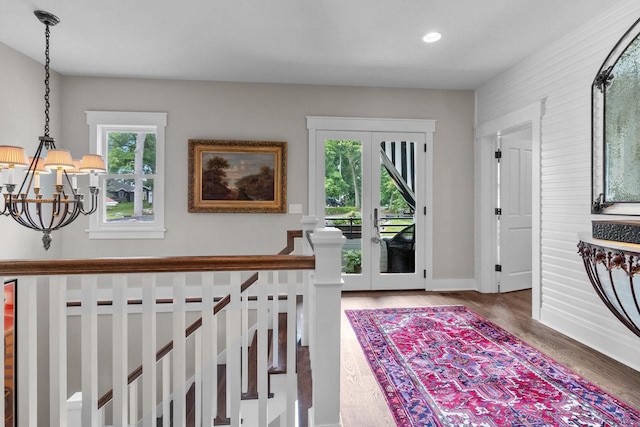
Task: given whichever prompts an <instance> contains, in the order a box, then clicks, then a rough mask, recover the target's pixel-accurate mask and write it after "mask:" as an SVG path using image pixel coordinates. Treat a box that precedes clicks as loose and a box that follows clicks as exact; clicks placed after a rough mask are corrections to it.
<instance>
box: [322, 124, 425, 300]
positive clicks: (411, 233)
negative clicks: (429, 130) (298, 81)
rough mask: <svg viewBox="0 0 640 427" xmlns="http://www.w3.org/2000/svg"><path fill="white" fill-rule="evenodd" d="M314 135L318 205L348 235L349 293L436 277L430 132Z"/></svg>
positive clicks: (421, 284)
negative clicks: (430, 216)
mask: <svg viewBox="0 0 640 427" xmlns="http://www.w3.org/2000/svg"><path fill="white" fill-rule="evenodd" d="M429 137H431V134H429ZM313 139H314V140H315V144H316V146H315V157H316V160H315V165H314V168H315V169H316V170H315V177H310V187H311V186H314V188H313V189H312V188H310V193H315V198H314V199H312V200H311V203H313V204H315V215H316V216H318V217H319V219H321V220H322V221H324V223H325V225H328V226H334V227H337V228H339V229H341V230H342V231H343V234H344V235H345V237H346V238H347V241H346V245H345V247H344V249H343V271H344V274H343V278H344V290H392V289H425V287H426V283H427V277H431V274H430V271H427V270H430V268H428V267H427V264H428V261H429V260H430V257H431V255H430V251H429V250H428V249H427V248H430V247H431V245H430V239H431V232H430V231H431V230H430V221H427V219H428V215H427V213H428V212H429V211H430V209H431V208H430V206H427V205H428V204H427V195H429V196H430V194H431V188H430V182H431V178H430V177H431V174H430V173H428V172H429V170H430V167H428V166H427V164H428V162H427V159H428V152H429V151H428V150H427V134H426V133H423V132H378V131H374V132H371V131H348V130H338V131H335V130H317V131H316V132H315V133H314V135H313ZM429 142H431V139H429ZM429 155H430V153H429ZM429 166H430V165H429ZM314 168H310V169H314ZM312 208H313V207H312ZM358 257H360V258H361V260H360V263H359V264H360V268H357V265H356V266H355V268H354V261H357V258H358ZM355 264H357V263H355ZM429 264H430V263H429ZM429 266H430V265H429Z"/></svg>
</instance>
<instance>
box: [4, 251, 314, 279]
mask: <svg viewBox="0 0 640 427" xmlns="http://www.w3.org/2000/svg"><path fill="white" fill-rule="evenodd" d="M313 268H315V258H314V257H313V256H301V255H223V256H195V257H188V256H181V257H166V258H100V259H86V260H77V259H61V260H33V261H31V260H29V261H0V275H2V276H44V275H72V274H114V273H115V274H126V273H177V272H197V271H245V270H312V269H313Z"/></svg>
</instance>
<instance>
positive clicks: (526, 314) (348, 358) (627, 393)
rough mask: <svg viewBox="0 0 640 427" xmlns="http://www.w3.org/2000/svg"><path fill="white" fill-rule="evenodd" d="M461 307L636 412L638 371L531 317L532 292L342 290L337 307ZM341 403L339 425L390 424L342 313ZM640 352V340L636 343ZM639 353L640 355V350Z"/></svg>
mask: <svg viewBox="0 0 640 427" xmlns="http://www.w3.org/2000/svg"><path fill="white" fill-rule="evenodd" d="M456 304H462V305H465V306H467V307H469V308H470V309H472V310H473V311H475V312H476V313H478V314H480V315H481V316H483V317H485V318H487V319H489V320H491V321H492V322H494V323H496V324H497V325H499V326H501V327H502V328H504V329H505V330H507V331H509V332H511V333H512V334H513V335H515V336H517V337H519V338H520V339H522V340H523V341H525V342H527V343H528V344H530V345H532V346H533V347H535V348H537V349H539V350H541V351H542V352H543V353H545V354H547V355H548V356H551V357H552V358H553V359H555V360H556V361H558V362H559V363H561V364H563V365H564V366H566V367H568V368H570V369H571V370H573V371H574V372H576V373H578V374H580V375H582V376H583V377H584V378H586V379H587V380H589V381H591V382H593V383H595V384H597V385H598V386H600V387H601V388H602V389H604V390H605V391H607V392H609V393H611V394H612V395H613V396H615V397H617V398H618V399H619V400H621V401H623V402H626V403H628V404H629V405H631V406H633V407H634V408H638V409H640V372H638V371H636V370H634V369H631V368H629V367H627V366H625V365H623V364H621V363H619V362H616V361H614V360H612V359H610V358H609V357H607V356H604V355H602V354H600V353H598V352H596V351H595V350H592V349H590V348H588V347H586V346H584V345H582V344H580V343H578V342H576V341H574V340H572V339H570V338H568V337H566V336H564V335H562V334H560V333H559V332H556V331H554V330H553V329H550V328H548V327H546V326H544V325H542V324H541V323H539V322H536V321H534V320H532V319H531V291H519V292H511V293H507V294H481V293H478V292H471V291H469V292H449V293H432V292H422V291H405V292H345V293H343V294H342V309H343V311H344V310H345V309H360V308H383V307H418V306H430V305H456ZM341 341H342V344H341V351H342V353H341V359H342V367H341V380H340V388H341V389H340V402H341V412H342V422H343V427H361V426H376V427H383V426H394V425H395V424H394V422H393V419H392V418H391V414H390V412H389V409H388V407H387V404H386V401H385V399H384V397H383V395H382V393H381V391H380V387H379V386H378V383H377V382H376V379H375V378H374V376H373V374H372V373H371V370H370V369H369V365H368V364H367V361H366V360H365V358H364V355H363V353H362V349H361V348H360V345H359V344H358V341H357V339H356V336H355V333H354V332H353V329H352V328H351V325H350V324H349V321H348V320H347V318H346V317H345V315H344V312H343V314H342V340H341ZM639 349H640V342H639ZM639 355H640V351H639Z"/></svg>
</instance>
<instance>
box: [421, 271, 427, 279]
mask: <svg viewBox="0 0 640 427" xmlns="http://www.w3.org/2000/svg"><path fill="white" fill-rule="evenodd" d="M422 272H423V277H424V278H425V279H426V278H427V270H422Z"/></svg>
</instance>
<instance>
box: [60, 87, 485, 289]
mask: <svg viewBox="0 0 640 427" xmlns="http://www.w3.org/2000/svg"><path fill="white" fill-rule="evenodd" d="M63 88H64V89H63V92H64V99H63V134H64V137H65V139H64V146H65V148H68V149H70V150H71V151H72V152H73V153H81V152H86V151H88V138H89V133H88V127H87V125H86V116H85V111H87V110H114V111H160V112H167V113H168V124H167V128H166V158H167V162H166V176H165V179H166V182H165V186H166V220H165V226H166V229H167V233H166V237H165V239H164V240H89V239H88V237H87V235H86V233H85V230H86V228H87V227H88V221H87V219H82V220H81V221H80V222H81V223H82V222H83V223H84V224H74V225H73V226H72V227H68V228H67V229H65V230H63V231H62V235H63V239H60V240H62V255H63V256H64V257H68V258H75V257H100V256H142V255H145V256H146V255H148V256H166V255H217V254H248V253H266V254H271V253H276V252H277V251H279V250H280V249H281V248H282V247H284V246H285V236H286V230H287V229H299V228H300V219H301V215H299V214H202V213H200V214H195V213H188V212H187V195H186V191H187V141H188V139H190V138H209V139H245V140H276V141H286V142H287V143H288V171H287V176H288V191H287V193H288V194H287V202H288V204H293V203H295V204H301V205H303V212H307V206H306V204H307V174H308V173H307V164H308V139H307V130H306V116H307V115H316V116H350V117H390V118H424V119H436V120H437V124H436V134H435V153H434V163H435V165H434V176H435V177H434V248H435V254H434V262H433V264H434V278H436V279H439V278H472V277H473V275H474V268H473V261H472V260H473V259H474V254H473V244H472V239H473V237H472V236H473V145H472V144H473V118H474V94H473V92H471V91H435V90H412V89H404V90H402V89H381V88H355V87H330V86H305V85H277V84H240V83H212V82H200V81H167V80H149V79H119V78H90V77H64V78H63ZM460 260H468V261H469V262H460Z"/></svg>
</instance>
